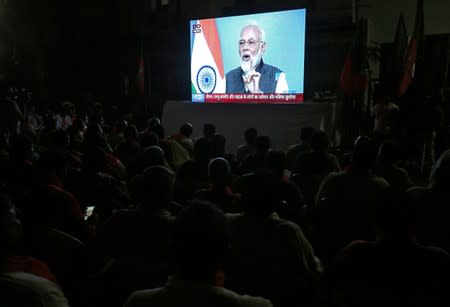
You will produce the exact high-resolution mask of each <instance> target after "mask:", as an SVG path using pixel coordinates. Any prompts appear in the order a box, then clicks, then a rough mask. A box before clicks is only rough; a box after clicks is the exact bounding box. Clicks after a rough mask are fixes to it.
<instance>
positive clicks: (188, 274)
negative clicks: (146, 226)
mask: <svg viewBox="0 0 450 307" xmlns="http://www.w3.org/2000/svg"><path fill="white" fill-rule="evenodd" d="M171 245H172V248H171V251H172V252H171V255H172V256H171V259H172V260H173V264H174V275H173V276H171V277H170V278H169V281H168V282H167V284H166V285H165V286H164V287H162V288H157V289H151V290H141V291H137V292H134V293H133V294H132V295H131V296H130V297H129V298H128V301H127V302H126V304H125V307H144V306H153V307H162V306H185V307H191V306H192V307H194V306H195V307H197V306H217V307H225V306H227V307H233V306H235V307H238V306H242V307H244V306H254V307H257V306H261V307H263V306H267V307H268V306H272V304H271V303H270V302H269V301H268V300H266V299H263V298H257V297H250V296H245V295H239V294H237V293H235V292H233V291H230V290H227V289H225V288H224V287H223V283H224V272H223V269H224V261H225V258H226V255H227V254H228V249H229V242H228V236H227V224H226V219H225V216H224V214H223V212H222V211H220V210H219V209H217V208H215V206H214V205H212V204H208V203H201V202H194V203H192V204H191V205H190V206H188V207H187V208H185V209H184V210H183V211H182V212H181V213H180V214H179V215H178V217H177V219H176V221H175V225H174V233H173V237H172V244H171Z"/></svg>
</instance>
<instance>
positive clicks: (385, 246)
mask: <svg viewBox="0 0 450 307" xmlns="http://www.w3.org/2000/svg"><path fill="white" fill-rule="evenodd" d="M376 206H377V208H376V224H377V229H378V231H377V239H376V240H372V241H361V240H360V241H354V242H352V243H351V244H350V245H348V246H347V247H346V248H344V249H343V250H342V252H341V253H340V254H339V256H338V257H337V258H336V260H335V262H334V263H333V265H332V267H331V270H330V278H329V280H330V284H331V294H332V296H331V297H332V302H333V303H334V304H336V305H334V306H384V305H386V304H389V305H391V304H392V306H449V304H450V300H449V299H450V296H449V294H448V289H449V287H450V256H449V255H448V253H446V252H445V251H444V250H441V249H439V248H436V247H431V246H423V245H421V244H419V243H418V242H417V240H416V238H415V227H416V221H417V211H416V210H415V208H414V207H413V206H412V203H411V199H410V198H409V197H408V196H407V194H406V193H405V192H404V191H398V190H395V189H393V188H389V189H387V190H386V191H384V192H383V193H381V194H380V195H379V197H378V199H377V205H376Z"/></svg>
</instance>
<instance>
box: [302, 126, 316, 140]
mask: <svg viewBox="0 0 450 307" xmlns="http://www.w3.org/2000/svg"><path fill="white" fill-rule="evenodd" d="M313 134H314V128H313V127H310V126H308V127H303V128H302V129H301V130H300V140H301V141H302V142H303V143H310V142H311V137H312V136H313Z"/></svg>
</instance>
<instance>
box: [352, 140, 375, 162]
mask: <svg viewBox="0 0 450 307" xmlns="http://www.w3.org/2000/svg"><path fill="white" fill-rule="evenodd" d="M376 156H377V152H376V149H375V146H374V145H373V143H372V140H371V139H370V138H369V137H366V136H360V137H358V138H357V139H356V141H355V143H354V146H353V155H352V162H351V164H352V166H353V167H355V168H359V169H371V168H372V167H373V165H374V163H375V160H376Z"/></svg>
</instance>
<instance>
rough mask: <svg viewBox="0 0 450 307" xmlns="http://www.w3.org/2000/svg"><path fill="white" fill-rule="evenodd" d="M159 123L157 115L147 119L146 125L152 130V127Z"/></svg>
mask: <svg viewBox="0 0 450 307" xmlns="http://www.w3.org/2000/svg"><path fill="white" fill-rule="evenodd" d="M156 125H161V120H160V119H159V118H158V117H151V118H149V119H148V120H147V123H146V127H147V128H148V129H150V130H151V131H153V127H154V126H156Z"/></svg>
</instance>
